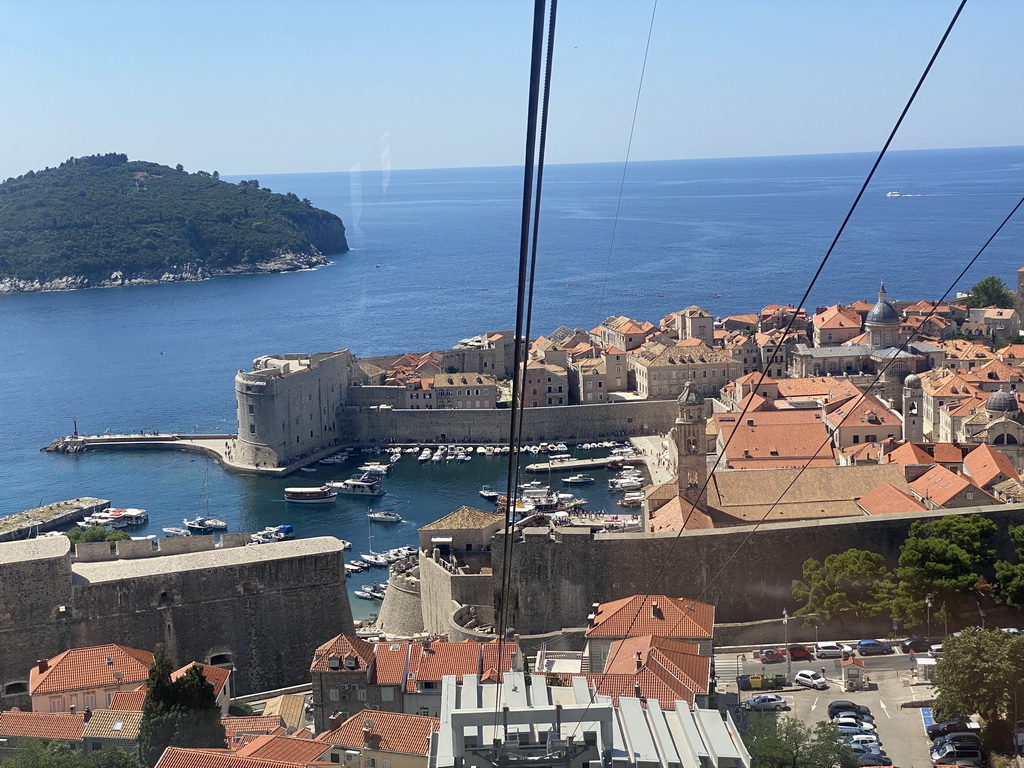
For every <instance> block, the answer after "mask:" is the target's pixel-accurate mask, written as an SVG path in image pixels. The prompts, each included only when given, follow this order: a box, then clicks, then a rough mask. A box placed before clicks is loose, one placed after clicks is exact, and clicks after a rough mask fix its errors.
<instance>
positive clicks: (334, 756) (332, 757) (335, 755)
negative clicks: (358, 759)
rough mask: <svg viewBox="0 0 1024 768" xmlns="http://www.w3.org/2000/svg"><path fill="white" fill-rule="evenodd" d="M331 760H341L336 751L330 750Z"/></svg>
mask: <svg viewBox="0 0 1024 768" xmlns="http://www.w3.org/2000/svg"><path fill="white" fill-rule="evenodd" d="M331 762H332V763H340V762H341V756H340V755H338V753H337V752H331Z"/></svg>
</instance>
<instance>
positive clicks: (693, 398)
mask: <svg viewBox="0 0 1024 768" xmlns="http://www.w3.org/2000/svg"><path fill="white" fill-rule="evenodd" d="M676 402H677V403H679V404H680V405H704V396H703V395H701V393H700V392H698V391H697V388H696V387H695V386H693V382H692V381H688V382H686V383H685V384H684V385H683V391H682V392H681V393H680V395H679V398H678V399H677V400H676Z"/></svg>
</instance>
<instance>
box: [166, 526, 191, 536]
mask: <svg viewBox="0 0 1024 768" xmlns="http://www.w3.org/2000/svg"><path fill="white" fill-rule="evenodd" d="M164 533H166V534H167V535H168V536H191V535H192V532H191V531H190V530H189V529H188V528H174V527H170V528H164Z"/></svg>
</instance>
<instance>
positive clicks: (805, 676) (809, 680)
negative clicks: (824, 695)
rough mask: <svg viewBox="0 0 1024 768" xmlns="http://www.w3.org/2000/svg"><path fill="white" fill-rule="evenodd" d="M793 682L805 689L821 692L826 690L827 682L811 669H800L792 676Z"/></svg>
mask: <svg viewBox="0 0 1024 768" xmlns="http://www.w3.org/2000/svg"><path fill="white" fill-rule="evenodd" d="M793 682H794V683H796V684H797V685H802V686H804V687H806V688H816V689H817V690H819V691H823V690H825V689H826V688H828V680H826V679H825V678H824V677H822V676H821V673H820V672H815V671H814V670H813V669H801V670H800V671H799V672H797V673H796V674H795V675H793Z"/></svg>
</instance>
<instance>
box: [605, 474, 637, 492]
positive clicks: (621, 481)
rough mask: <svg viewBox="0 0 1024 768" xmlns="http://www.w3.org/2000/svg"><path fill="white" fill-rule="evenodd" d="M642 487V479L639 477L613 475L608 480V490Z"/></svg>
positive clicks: (626, 489)
mask: <svg viewBox="0 0 1024 768" xmlns="http://www.w3.org/2000/svg"><path fill="white" fill-rule="evenodd" d="M643 487H644V481H643V480H642V479H640V478H627V477H613V478H612V479H611V480H609V481H608V490H610V491H639V490H640V489H641V488H643Z"/></svg>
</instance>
